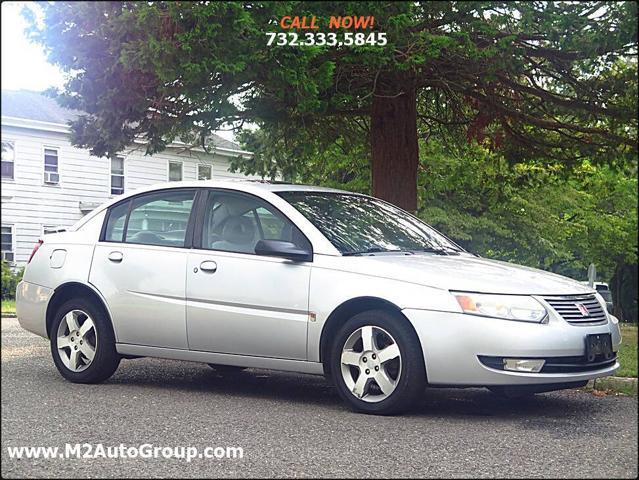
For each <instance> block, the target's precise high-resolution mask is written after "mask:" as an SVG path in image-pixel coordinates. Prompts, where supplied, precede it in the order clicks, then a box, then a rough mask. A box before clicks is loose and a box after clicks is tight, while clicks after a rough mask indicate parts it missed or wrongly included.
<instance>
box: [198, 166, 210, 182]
mask: <svg viewBox="0 0 639 480" xmlns="http://www.w3.org/2000/svg"><path fill="white" fill-rule="evenodd" d="M197 179H198V180H211V165H203V164H199V165H198V166H197Z"/></svg>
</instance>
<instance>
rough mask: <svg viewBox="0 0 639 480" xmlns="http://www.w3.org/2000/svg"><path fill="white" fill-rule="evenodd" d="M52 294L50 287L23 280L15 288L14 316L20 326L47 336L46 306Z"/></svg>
mask: <svg viewBox="0 0 639 480" xmlns="http://www.w3.org/2000/svg"><path fill="white" fill-rule="evenodd" d="M51 295H53V290H52V289H50V288H46V287H43V286H41V285H36V284H35V283H30V282H25V281H24V280H23V281H21V282H20V283H19V284H18V288H17V289H16V316H17V317H18V322H19V323H20V326H21V327H22V328H24V329H25V330H28V331H30V332H32V333H35V334H36V335H40V336H41V337H45V338H47V306H48V305H49V300H50V299H51Z"/></svg>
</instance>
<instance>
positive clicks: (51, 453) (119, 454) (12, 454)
mask: <svg viewBox="0 0 639 480" xmlns="http://www.w3.org/2000/svg"><path fill="white" fill-rule="evenodd" d="M7 452H8V454H9V458H11V459H16V460H19V459H25V460H28V459H44V460H51V459H58V458H60V459H95V458H142V459H147V458H153V459H158V458H163V459H175V460H185V461H187V462H191V461H192V460H198V459H208V460H210V459H213V460H225V459H241V458H244V449H242V447H204V448H202V449H200V448H198V447H193V446H188V447H187V446H158V445H153V444H151V443H145V444H142V445H125V444H123V443H121V444H119V445H103V444H101V443H97V444H90V443H66V444H64V446H62V447H59V446H48V447H45V446H18V447H7Z"/></svg>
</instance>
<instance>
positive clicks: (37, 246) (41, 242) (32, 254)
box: [27, 239, 44, 263]
mask: <svg viewBox="0 0 639 480" xmlns="http://www.w3.org/2000/svg"><path fill="white" fill-rule="evenodd" d="M43 243H44V240H42V239H40V240H38V243H36V244H35V247H33V251H32V252H31V256H30V257H29V261H28V262H27V263H31V259H32V258H33V256H34V255H35V254H36V252H37V251H38V248H40V246H41V245H42V244H43Z"/></svg>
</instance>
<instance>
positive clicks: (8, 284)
mask: <svg viewBox="0 0 639 480" xmlns="http://www.w3.org/2000/svg"><path fill="white" fill-rule="evenodd" d="M23 274H24V268H21V269H19V270H15V271H14V270H13V269H11V267H9V264H8V263H7V262H5V261H4V260H3V261H2V300H7V299H13V298H15V296H16V287H17V286H18V283H19V282H20V280H22V275H23Z"/></svg>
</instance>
